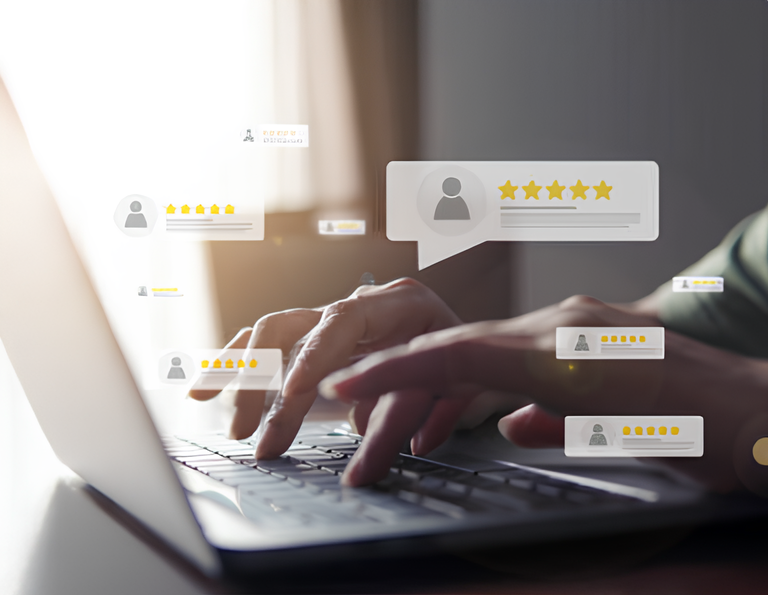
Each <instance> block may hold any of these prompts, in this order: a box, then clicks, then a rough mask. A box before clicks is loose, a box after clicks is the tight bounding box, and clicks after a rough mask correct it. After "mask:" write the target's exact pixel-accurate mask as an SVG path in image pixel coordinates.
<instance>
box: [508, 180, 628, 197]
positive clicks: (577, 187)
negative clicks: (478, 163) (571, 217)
mask: <svg viewBox="0 0 768 595" xmlns="http://www.w3.org/2000/svg"><path fill="white" fill-rule="evenodd" d="M498 188H499V190H501V200H504V199H505V198H509V199H512V200H515V199H516V198H517V197H516V196H515V191H516V190H522V191H524V192H525V200H528V199H530V198H533V199H536V200H539V191H540V190H541V189H542V188H546V189H547V191H548V192H549V200H552V199H553V198H557V199H559V200H563V190H565V189H566V186H561V185H560V184H559V183H558V181H557V180H555V181H554V182H552V185H550V186H539V185H537V184H536V182H535V181H533V180H531V181H530V182H528V184H527V185H525V186H514V185H513V184H512V182H511V181H510V180H507V182H506V183H505V184H504V185H503V186H499V187H498ZM567 188H568V189H570V191H571V192H572V193H573V197H572V200H576V199H577V198H581V199H582V200H587V190H589V189H590V188H592V189H594V190H595V200H598V199H600V198H604V199H606V200H611V195H610V192H611V190H613V186H608V184H606V183H605V180H600V183H599V184H598V185H597V186H587V185H584V184H582V182H581V180H577V181H576V183H575V184H574V185H573V186H567Z"/></svg>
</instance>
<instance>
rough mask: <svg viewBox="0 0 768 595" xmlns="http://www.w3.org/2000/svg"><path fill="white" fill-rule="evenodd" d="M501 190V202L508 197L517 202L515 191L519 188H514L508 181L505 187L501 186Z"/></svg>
mask: <svg viewBox="0 0 768 595" xmlns="http://www.w3.org/2000/svg"><path fill="white" fill-rule="evenodd" d="M499 190H501V200H504V199H505V198H507V197H509V198H511V199H512V200H515V190H517V186H513V185H512V182H510V181H509V180H507V183H506V184H504V185H503V186H499Z"/></svg>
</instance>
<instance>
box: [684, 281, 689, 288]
mask: <svg viewBox="0 0 768 595" xmlns="http://www.w3.org/2000/svg"><path fill="white" fill-rule="evenodd" d="M683 289H689V287H688V279H683Z"/></svg>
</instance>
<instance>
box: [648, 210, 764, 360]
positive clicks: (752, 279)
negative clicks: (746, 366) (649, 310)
mask: <svg viewBox="0 0 768 595" xmlns="http://www.w3.org/2000/svg"><path fill="white" fill-rule="evenodd" d="M680 275H681V276H682V275H690V276H718V277H723V280H724V291H723V292H722V293H687V292H686V293H673V292H672V283H671V282H670V283H666V284H664V285H662V286H661V287H660V288H659V289H658V294H659V297H660V306H659V318H660V319H661V322H662V323H663V324H664V326H665V327H667V328H668V329H669V330H672V331H676V332H678V333H681V334H684V335H687V336H689V337H692V338H694V339H698V340H700V341H703V342H704V343H709V344H710V345H714V346H716V347H721V348H723V349H728V350H730V351H735V352H737V353H742V354H744V355H749V356H754V357H762V358H768V209H764V210H762V211H760V212H759V213H756V214H754V215H752V216H750V217H748V218H747V219H745V220H744V221H742V222H741V223H739V224H738V225H737V226H736V227H735V228H734V229H733V230H731V231H730V232H729V233H728V235H727V236H726V237H725V239H724V240H723V241H722V242H721V243H720V245H719V246H718V247H717V248H715V249H714V250H712V251H711V252H710V253H709V254H707V255H706V256H705V257H704V258H702V259H701V260H700V261H698V262H697V263H696V264H694V265H692V266H690V267H688V268H687V269H685V270H684V271H683V272H682V273H680Z"/></svg>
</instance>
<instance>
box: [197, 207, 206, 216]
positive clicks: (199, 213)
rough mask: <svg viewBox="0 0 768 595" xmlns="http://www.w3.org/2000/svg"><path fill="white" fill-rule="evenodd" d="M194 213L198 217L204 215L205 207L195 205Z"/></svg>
mask: <svg viewBox="0 0 768 595" xmlns="http://www.w3.org/2000/svg"><path fill="white" fill-rule="evenodd" d="M195 213H197V214H198V215H204V214H205V207H204V206H203V205H197V206H196V207H195Z"/></svg>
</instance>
